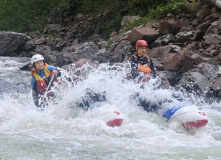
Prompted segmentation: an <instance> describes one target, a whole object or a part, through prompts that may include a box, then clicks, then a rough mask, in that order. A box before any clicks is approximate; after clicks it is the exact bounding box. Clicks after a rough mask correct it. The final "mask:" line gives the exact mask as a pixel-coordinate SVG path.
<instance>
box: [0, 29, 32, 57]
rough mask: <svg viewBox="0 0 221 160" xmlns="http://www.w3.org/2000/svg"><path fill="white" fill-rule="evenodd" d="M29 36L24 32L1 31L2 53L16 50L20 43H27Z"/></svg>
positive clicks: (0, 45) (0, 48) (0, 46)
mask: <svg viewBox="0 0 221 160" xmlns="http://www.w3.org/2000/svg"><path fill="white" fill-rule="evenodd" d="M28 39H29V38H28V37H27V36H26V35H25V34H22V33H15V32H3V31H2V32H0V55H3V54H9V55H10V54H11V53H13V52H15V51H16V50H17V49H18V47H19V46H20V45H23V44H25V42H26V41H27V40H28Z"/></svg>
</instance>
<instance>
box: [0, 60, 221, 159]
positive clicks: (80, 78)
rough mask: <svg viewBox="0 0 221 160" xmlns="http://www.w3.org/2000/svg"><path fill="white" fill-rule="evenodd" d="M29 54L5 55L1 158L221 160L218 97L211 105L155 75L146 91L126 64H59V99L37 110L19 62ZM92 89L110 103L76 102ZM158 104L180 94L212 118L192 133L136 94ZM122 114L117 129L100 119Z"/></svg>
mask: <svg viewBox="0 0 221 160" xmlns="http://www.w3.org/2000/svg"><path fill="white" fill-rule="evenodd" d="M29 61H30V59H28V58H12V57H10V58H9V57H0V68H1V70H0V159H7V160H42V159H44V160H70V159H79V160H81V159H82V160H104V159H107V160H124V159H125V160H134V159H137V160H140V159H141V160H143V159H159V160H173V159H188V160H196V159H199V160H204V159H205V160H218V159H221V152H220V151H221V103H217V102H213V103H206V102H205V101H204V100H203V99H202V98H200V97H197V96H195V95H193V94H188V93H182V92H181V91H175V90H174V89H172V88H171V89H159V88H157V85H159V82H158V80H150V81H149V83H147V84H145V86H144V89H141V88H140V85H139V84H135V83H134V82H131V81H128V80H125V75H126V73H127V71H128V70H127V67H126V66H125V65H124V64H116V65H113V66H110V65H108V64H101V65H100V66H99V67H98V68H96V69H95V68H93V67H91V66H89V65H86V66H84V67H82V68H80V69H76V70H72V69H71V68H70V69H69V70H62V69H61V72H62V76H61V77H60V78H59V79H60V81H61V85H59V86H55V88H54V89H52V90H54V91H55V92H56V94H57V97H58V98H57V99H56V101H55V102H51V103H49V105H48V106H47V107H46V108H45V110H44V111H43V112H42V111H39V110H38V109H37V108H36V107H35V106H34V103H33V100H32V94H31V86H30V79H31V74H30V72H28V71H22V70H20V69H19V68H20V67H22V66H24V65H25V64H27V63H29ZM88 89H90V90H92V91H93V92H96V93H103V92H105V93H106V99H107V100H106V102H105V103H106V104H108V105H104V106H101V107H99V108H95V109H93V110H89V111H87V112H85V111H83V110H82V109H79V108H76V107H75V103H76V102H79V101H81V99H82V98H81V97H82V96H84V95H85V93H86V91H87V90H88ZM136 93H139V94H140V95H141V96H142V97H144V98H146V99H148V100H151V101H153V102H155V103H158V102H162V101H164V100H165V99H172V100H173V99H174V97H173V95H174V94H176V95H179V96H181V97H182V99H183V100H184V101H185V103H188V104H194V105H197V106H198V107H199V108H200V109H201V110H203V111H204V112H205V113H206V115H207V117H208V119H209V122H208V124H207V126H206V127H205V128H203V129H201V130H199V131H197V132H195V133H191V132H188V131H186V130H185V129H184V128H183V127H182V126H181V125H179V124H177V123H175V122H174V123H169V122H167V121H166V120H165V118H163V117H161V116H159V115H157V114H155V113H148V112H145V111H144V110H143V109H142V108H141V107H139V106H138V105H137V102H136V100H133V95H135V94H136ZM110 106H113V107H117V108H118V110H119V111H120V112H121V114H122V116H123V119H124V121H123V124H122V126H120V127H109V126H107V124H106V123H105V122H104V121H103V117H104V116H105V113H106V112H107V111H108V110H109V107H110Z"/></svg>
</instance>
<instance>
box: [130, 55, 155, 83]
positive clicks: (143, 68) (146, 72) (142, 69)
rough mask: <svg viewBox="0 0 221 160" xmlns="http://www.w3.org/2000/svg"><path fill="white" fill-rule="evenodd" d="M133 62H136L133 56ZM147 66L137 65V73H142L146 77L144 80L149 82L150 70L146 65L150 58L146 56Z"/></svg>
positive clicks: (135, 56)
mask: <svg viewBox="0 0 221 160" xmlns="http://www.w3.org/2000/svg"><path fill="white" fill-rule="evenodd" d="M133 57H134V58H135V60H137V55H133ZM146 59H147V64H144V65H141V64H140V63H137V72H143V74H144V75H146V80H150V76H151V68H150V66H149V64H148V62H150V57H149V56H146Z"/></svg>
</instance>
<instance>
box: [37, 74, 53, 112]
mask: <svg viewBox="0 0 221 160" xmlns="http://www.w3.org/2000/svg"><path fill="white" fill-rule="evenodd" d="M53 79H54V74H53V75H52V77H51V80H50V82H49V84H48V87H47V89H46V91H45V93H44V96H43V97H44V98H45V97H47V92H48V90H49V88H50V86H51V83H52V82H53ZM44 108H45V105H44V104H43V102H41V106H40V111H44Z"/></svg>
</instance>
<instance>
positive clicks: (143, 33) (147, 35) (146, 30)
mask: <svg viewBox="0 0 221 160" xmlns="http://www.w3.org/2000/svg"><path fill="white" fill-rule="evenodd" d="M159 36H160V34H159V32H158V31H156V30H155V29H154V28H150V27H141V28H137V27H135V28H133V30H132V31H131V33H130V34H129V36H128V40H129V41H130V42H131V43H135V42H136V41H138V40H140V39H143V40H146V41H147V42H148V43H149V42H152V41H154V40H156V39H157V38H158V37H159Z"/></svg>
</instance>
